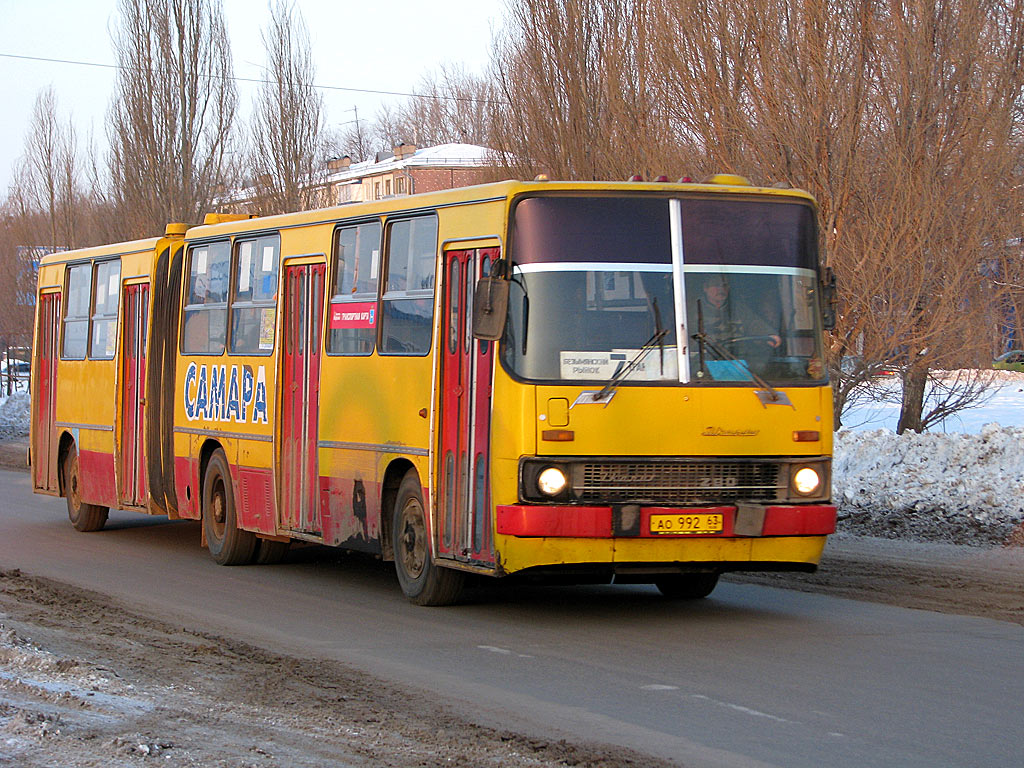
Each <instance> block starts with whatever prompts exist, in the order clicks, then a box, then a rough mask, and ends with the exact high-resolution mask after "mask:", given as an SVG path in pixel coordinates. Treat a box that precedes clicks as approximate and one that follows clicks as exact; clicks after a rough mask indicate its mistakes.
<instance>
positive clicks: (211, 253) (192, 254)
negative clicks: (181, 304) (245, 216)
mask: <svg viewBox="0 0 1024 768" xmlns="http://www.w3.org/2000/svg"><path fill="white" fill-rule="evenodd" d="M230 267H231V246H230V244H229V243H228V241H226V240H224V241H220V242H214V243H204V244H202V245H194V246H192V247H191V248H189V272H188V285H187V286H186V294H185V322H184V325H183V331H182V341H181V351H182V352H184V353H186V354H198V355H219V354H222V353H223V352H224V342H225V336H226V335H227V333H226V332H227V310H228V277H229V274H230V271H231V270H230Z"/></svg>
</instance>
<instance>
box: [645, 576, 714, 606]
mask: <svg viewBox="0 0 1024 768" xmlns="http://www.w3.org/2000/svg"><path fill="white" fill-rule="evenodd" d="M717 585H718V574H717V573H676V574H673V575H671V576H662V577H661V578H660V579H658V580H657V581H656V582H654V586H656V587H657V588H658V590H659V591H660V592H661V594H663V595H664V596H665V597H667V598H669V599H671V600H700V599H701V598H704V597H707V596H708V595H710V594H711V593H712V592H713V591H714V589H715V587H716V586H717Z"/></svg>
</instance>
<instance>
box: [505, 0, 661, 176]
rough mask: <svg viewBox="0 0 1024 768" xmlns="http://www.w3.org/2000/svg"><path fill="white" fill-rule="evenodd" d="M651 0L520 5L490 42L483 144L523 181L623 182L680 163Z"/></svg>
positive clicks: (552, 0) (523, 1)
mask: <svg viewBox="0 0 1024 768" xmlns="http://www.w3.org/2000/svg"><path fill="white" fill-rule="evenodd" d="M652 6H653V2H652V1H651V0H518V1H517V2H512V3H511V4H510V6H509V13H508V17H507V19H506V25H507V26H506V31H505V32H504V34H503V36H501V37H500V38H498V39H497V40H496V41H495V45H494V49H493V52H492V62H491V69H492V72H493V78H494V80H495V83H496V89H497V99H496V100H495V102H494V103H492V114H491V117H490V126H491V131H490V135H491V145H492V147H493V148H494V149H495V150H496V151H497V152H498V155H499V158H500V160H501V162H502V164H503V166H504V168H505V169H506V170H507V171H508V172H510V173H512V174H515V175H518V176H525V177H527V178H528V177H530V176H532V175H534V174H536V173H539V172H544V173H547V174H549V175H552V176H554V177H556V178H565V179H605V178H623V177H625V176H628V175H630V174H633V173H653V172H658V173H660V172H663V170H664V169H665V168H666V167H667V163H668V162H669V159H670V158H674V157H676V156H678V154H679V153H678V151H677V148H676V147H675V143H676V141H675V138H674V136H673V132H672V131H671V129H670V126H669V125H668V123H667V122H666V117H667V113H666V111H665V109H664V106H665V103H664V100H663V99H662V98H661V93H662V88H661V87H660V86H661V84H662V81H661V78H660V76H659V74H658V72H657V68H656V67H655V66H654V63H653V61H652V57H651V50H652V47H651V43H652V40H651V38H652V36H653V35H654V34H655V33H656V26H655V24H654V23H653V18H652Z"/></svg>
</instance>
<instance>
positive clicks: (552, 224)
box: [502, 197, 824, 384]
mask: <svg viewBox="0 0 1024 768" xmlns="http://www.w3.org/2000/svg"><path fill="white" fill-rule="evenodd" d="M672 205H677V206H678V207H679V208H678V210H679V214H680V215H679V221H680V228H681V234H682V237H681V241H680V246H681V247H679V246H677V247H679V250H680V251H681V254H680V257H679V258H678V259H677V264H678V267H679V268H680V269H681V273H680V274H679V275H678V276H675V275H674V274H673V270H674V269H675V268H676V267H674V266H673V259H672V235H671V220H670V219H671V217H670V206H672ZM510 246H511V251H510V253H511V261H512V277H513V285H512V290H511V296H510V299H509V318H508V324H507V326H506V336H505V343H504V344H503V347H502V356H503V360H504V363H505V365H506V366H507V367H508V369H509V370H510V371H511V372H512V373H514V374H516V375H517V376H519V377H520V378H522V379H527V380H533V381H545V382H563V383H564V382H581V383H583V382H588V383H599V382H607V381H609V380H610V379H612V378H613V377H618V378H620V379H621V380H622V381H623V382H625V383H629V382H661V383H665V384H671V383H676V384H678V383H679V382H681V381H689V382H691V383H705V382H733V383H736V382H751V383H752V382H754V380H755V379H756V378H758V377H760V378H762V379H765V380H767V381H768V382H771V383H776V384H785V383H801V382H812V381H813V382H818V381H821V380H822V379H823V377H824V366H823V364H822V351H821V324H820V313H819V308H818V304H817V290H816V288H817V233H816V230H815V222H814V213H813V210H812V209H811V208H810V206H808V205H805V204H799V203H790V202H781V203H780V202H773V201H764V202H762V201H752V200H749V199H741V200H723V199H721V198H716V199H702V198H696V199H682V200H675V201H669V200H667V199H665V198H644V197H636V198H623V197H618V198H612V197H590V198H569V197H561V198H560V197H542V198H541V197H538V198H528V199H526V200H523V201H520V202H519V204H518V205H517V206H516V208H515V209H514V214H513V231H512V238H511V244H510ZM674 278H677V279H674ZM676 285H681V286H683V287H682V293H683V295H682V296H681V297H678V298H679V300H678V301H677V297H676V296H675V293H674V292H675V290H676V288H675V286H676ZM684 327H685V329H686V337H685V338H683V339H682V342H681V343H682V345H683V349H682V352H681V353H680V349H679V345H680V339H679V336H680V335H681V334H680V333H679V329H681V328H684ZM645 347H646V348H645ZM628 366H632V367H631V368H630V370H629V371H628V372H625V368H626V367H628ZM681 369H682V370H681ZM623 373H625V375H623Z"/></svg>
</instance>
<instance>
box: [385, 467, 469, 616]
mask: <svg viewBox="0 0 1024 768" xmlns="http://www.w3.org/2000/svg"><path fill="white" fill-rule="evenodd" d="M391 542H392V544H393V545H394V549H395V572H396V573H397V574H398V583H399V584H401V585H402V592H404V593H405V596H406V597H407V598H409V600H411V601H412V602H413V603H415V604H416V605H451V604H452V603H454V602H455V601H456V600H458V598H459V594H460V593H461V592H462V585H463V582H464V580H465V577H464V575H463V574H462V573H460V572H459V571H454V570H451V569H450V568H440V567H438V566H437V564H436V563H435V562H434V558H433V557H431V555H430V540H429V538H428V536H427V516H426V513H425V512H424V509H423V491H422V488H421V487H420V481H419V477H418V476H417V475H416V472H415V470H409V471H408V472H406V473H405V477H403V478H402V484H401V485H400V486H399V487H398V496H397V498H396V499H395V509H394V518H393V524H392V526H391Z"/></svg>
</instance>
